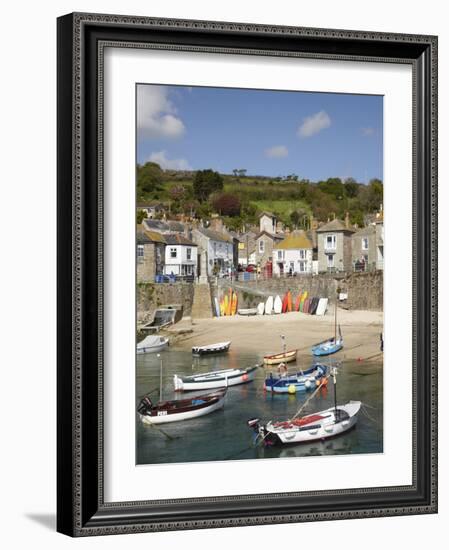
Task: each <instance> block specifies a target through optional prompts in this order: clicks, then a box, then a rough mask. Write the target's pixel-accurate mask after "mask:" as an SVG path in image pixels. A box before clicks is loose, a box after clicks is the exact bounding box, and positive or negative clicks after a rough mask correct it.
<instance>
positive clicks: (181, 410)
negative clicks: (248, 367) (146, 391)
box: [137, 388, 227, 426]
mask: <svg viewBox="0 0 449 550" xmlns="http://www.w3.org/2000/svg"><path fill="white" fill-rule="evenodd" d="M226 392H227V389H226V388H223V389H221V390H218V391H216V392H214V393H209V394H207V395H196V396H195V397H192V398H190V399H175V400H172V401H159V402H158V403H156V405H154V404H153V402H152V401H151V399H150V398H149V397H148V396H145V397H144V398H143V399H142V400H141V401H140V403H139V405H138V407H137V412H138V413H139V416H140V419H141V421H142V423H143V424H148V425H149V426H151V425H153V424H166V423H168V422H178V421H180V420H190V419H191V418H197V417H199V416H204V415H205V414H209V413H211V412H214V411H216V410H218V409H221V408H222V407H223V405H224V398H225V396H226Z"/></svg>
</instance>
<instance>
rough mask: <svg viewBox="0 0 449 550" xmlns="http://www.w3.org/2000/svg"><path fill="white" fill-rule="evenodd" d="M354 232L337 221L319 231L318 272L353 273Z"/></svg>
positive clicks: (347, 225)
mask: <svg viewBox="0 0 449 550" xmlns="http://www.w3.org/2000/svg"><path fill="white" fill-rule="evenodd" d="M354 232H355V231H354V230H353V229H351V228H350V227H349V220H348V219H346V223H343V222H342V221H341V220H338V219H335V220H332V221H331V222H328V223H326V224H325V225H323V226H321V227H319V228H318V229H317V235H318V271H319V272H320V273H324V272H327V271H330V272H334V273H335V272H341V271H347V272H350V271H352V235H353V234H354Z"/></svg>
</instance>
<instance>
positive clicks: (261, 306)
mask: <svg viewBox="0 0 449 550" xmlns="http://www.w3.org/2000/svg"><path fill="white" fill-rule="evenodd" d="M264 313H265V302H260V303H259V304H258V305H257V314H258V315H263V314H264Z"/></svg>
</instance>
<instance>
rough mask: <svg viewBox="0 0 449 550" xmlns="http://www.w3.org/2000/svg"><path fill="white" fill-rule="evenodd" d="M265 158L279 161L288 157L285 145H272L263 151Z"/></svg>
mask: <svg viewBox="0 0 449 550" xmlns="http://www.w3.org/2000/svg"><path fill="white" fill-rule="evenodd" d="M265 156H266V157H268V158H270V159H280V158H284V157H287V156H288V149H287V147H286V146H285V145H274V146H273V147H269V148H268V149H265Z"/></svg>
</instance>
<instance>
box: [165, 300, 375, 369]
mask: <svg viewBox="0 0 449 550" xmlns="http://www.w3.org/2000/svg"><path fill="white" fill-rule="evenodd" d="M338 324H339V325H340V327H341V331H342V334H343V339H344V348H343V349H342V350H341V351H340V352H338V353H337V354H335V355H334V356H333V357H335V359H337V358H338V359H351V360H357V359H363V360H364V361H366V360H368V361H371V360H372V361H379V360H381V359H382V354H381V353H380V340H379V334H380V333H381V332H382V330H383V312H379V311H349V310H340V311H339V312H338ZM183 331H185V332H183ZM333 333H334V316H333V311H328V313H327V314H326V315H324V316H319V317H317V316H313V315H308V314H305V313H300V312H291V313H284V314H280V315H255V316H252V317H245V316H241V315H236V316H233V317H214V318H213V319H197V320H194V321H193V322H192V321H191V320H190V319H184V320H182V321H181V322H180V323H177V324H176V325H174V326H173V327H172V328H171V329H169V330H168V331H167V334H168V335H169V336H170V338H171V344H172V345H173V346H174V348H175V349H179V350H186V349H190V348H191V347H192V346H198V345H206V344H212V343H215V342H223V341H227V340H231V342H232V344H231V346H232V348H233V349H239V350H242V351H245V352H255V353H258V354H260V355H266V354H270V353H279V352H280V351H281V350H282V342H281V338H280V336H281V335H284V336H285V339H286V344H287V349H294V348H297V349H298V355H299V356H300V357H301V356H302V355H304V356H310V347H311V346H312V345H313V344H315V343H317V342H320V341H322V340H324V339H326V338H329V337H331V336H333Z"/></svg>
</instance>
